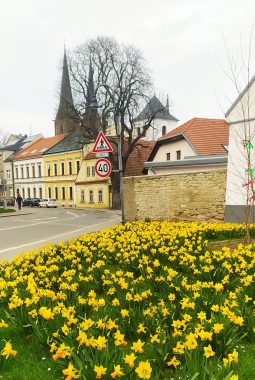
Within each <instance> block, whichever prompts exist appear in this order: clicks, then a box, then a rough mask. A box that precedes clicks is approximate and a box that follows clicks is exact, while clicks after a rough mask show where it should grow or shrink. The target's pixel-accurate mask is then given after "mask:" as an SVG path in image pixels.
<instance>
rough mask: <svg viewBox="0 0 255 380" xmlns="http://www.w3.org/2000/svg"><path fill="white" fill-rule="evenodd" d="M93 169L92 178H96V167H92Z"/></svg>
mask: <svg viewBox="0 0 255 380" xmlns="http://www.w3.org/2000/svg"><path fill="white" fill-rule="evenodd" d="M91 169H92V177H95V166H91Z"/></svg>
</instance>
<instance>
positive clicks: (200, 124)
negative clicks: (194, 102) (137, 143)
mask: <svg viewBox="0 0 255 380" xmlns="http://www.w3.org/2000/svg"><path fill="white" fill-rule="evenodd" d="M178 135H183V136H184V138H186V139H187V140H188V142H190V143H191V144H192V145H193V147H194V148H195V150H196V151H197V153H198V155H199V156H209V155H213V154H227V151H226V149H224V147H223V145H228V139H229V123H228V122H227V121H226V120H223V119H205V118H197V117H195V118H193V119H191V120H189V121H188V122H187V123H185V124H182V125H181V126H180V127H178V128H175V129H174V130H173V131H171V132H168V133H166V134H165V135H163V136H162V137H161V138H160V139H159V140H158V141H159V142H163V141H164V142H166V140H168V139H171V138H172V137H175V136H178Z"/></svg>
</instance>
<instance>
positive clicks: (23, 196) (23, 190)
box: [22, 189, 25, 199]
mask: <svg viewBox="0 0 255 380" xmlns="http://www.w3.org/2000/svg"><path fill="white" fill-rule="evenodd" d="M22 198H23V199H24V198H25V189H22Z"/></svg>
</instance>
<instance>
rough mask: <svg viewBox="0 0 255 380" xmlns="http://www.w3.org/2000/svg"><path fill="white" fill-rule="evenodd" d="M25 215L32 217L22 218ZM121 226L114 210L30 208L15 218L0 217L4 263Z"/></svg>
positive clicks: (0, 247) (0, 236) (0, 253)
mask: <svg viewBox="0 0 255 380" xmlns="http://www.w3.org/2000/svg"><path fill="white" fill-rule="evenodd" d="M23 212H25V213H29V212H31V213H30V214H26V215H19V214H21V213H23ZM119 223H120V215H119V213H116V212H114V211H112V210H95V209H93V210H79V209H61V208H56V209H44V208H32V209H29V208H27V207H26V208H24V209H23V210H21V211H17V212H16V213H15V216H14V215H12V216H5V217H1V216H0V260H3V259H6V260H10V259H11V258H12V257H14V256H16V255H17V254H19V253H20V252H27V251H29V250H30V249H37V248H39V247H40V246H42V245H45V244H47V243H48V242H51V243H53V244H56V243H58V242H59V241H67V240H69V239H72V238H75V237H77V236H79V235H81V234H83V233H86V232H93V231H99V230H102V229H104V228H106V227H111V226H113V225H116V224H119Z"/></svg>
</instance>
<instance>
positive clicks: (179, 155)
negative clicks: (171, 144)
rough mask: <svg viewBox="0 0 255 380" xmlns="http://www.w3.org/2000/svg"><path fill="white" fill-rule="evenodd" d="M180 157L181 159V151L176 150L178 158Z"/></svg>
mask: <svg viewBox="0 0 255 380" xmlns="http://www.w3.org/2000/svg"><path fill="white" fill-rule="evenodd" d="M180 159H181V151H180V150H177V151H176V160H180Z"/></svg>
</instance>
